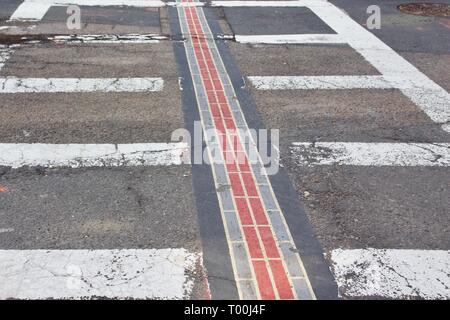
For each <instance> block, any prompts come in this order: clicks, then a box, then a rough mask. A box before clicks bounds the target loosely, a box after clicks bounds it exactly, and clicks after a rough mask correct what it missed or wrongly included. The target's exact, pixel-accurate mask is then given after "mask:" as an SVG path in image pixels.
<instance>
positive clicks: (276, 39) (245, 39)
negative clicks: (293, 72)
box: [235, 34, 345, 44]
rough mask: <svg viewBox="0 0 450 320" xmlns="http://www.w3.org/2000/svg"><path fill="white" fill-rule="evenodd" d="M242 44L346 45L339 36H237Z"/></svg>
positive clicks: (237, 39) (236, 38)
mask: <svg viewBox="0 0 450 320" xmlns="http://www.w3.org/2000/svg"><path fill="white" fill-rule="evenodd" d="M235 40H236V41H237V42H240V43H255V44H257V43H262V44H317V43H344V42H345V41H344V40H343V39H342V38H341V37H340V36H339V35H338V34H283V35H235Z"/></svg>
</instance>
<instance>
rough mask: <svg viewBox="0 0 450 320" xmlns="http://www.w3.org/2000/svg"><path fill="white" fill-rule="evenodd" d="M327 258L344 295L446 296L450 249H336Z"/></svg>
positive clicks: (449, 282)
mask: <svg viewBox="0 0 450 320" xmlns="http://www.w3.org/2000/svg"><path fill="white" fill-rule="evenodd" d="M329 258H330V260H331V262H332V269H333V272H334V275H335V277H336V281H337V283H338V286H339V289H340V294H341V295H345V296H347V297H372V296H377V297H384V298H397V299H398V298H411V297H415V298H421V299H449V298H450V277H449V276H448V270H450V251H446V250H400V249H373V248H366V249H336V250H333V251H331V252H330V253H329Z"/></svg>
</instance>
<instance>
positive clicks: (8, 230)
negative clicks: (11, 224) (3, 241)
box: [0, 228, 14, 233]
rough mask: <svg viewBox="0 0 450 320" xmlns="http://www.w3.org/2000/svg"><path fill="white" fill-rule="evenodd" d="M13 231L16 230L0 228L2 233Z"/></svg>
mask: <svg viewBox="0 0 450 320" xmlns="http://www.w3.org/2000/svg"><path fill="white" fill-rule="evenodd" d="M13 231H14V229H13V228H0V233H8V232H13Z"/></svg>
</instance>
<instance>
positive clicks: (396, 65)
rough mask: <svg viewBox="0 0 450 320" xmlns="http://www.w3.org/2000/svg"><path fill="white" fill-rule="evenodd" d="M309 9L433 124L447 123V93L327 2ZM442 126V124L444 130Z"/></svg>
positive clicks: (449, 114) (449, 106)
mask: <svg viewBox="0 0 450 320" xmlns="http://www.w3.org/2000/svg"><path fill="white" fill-rule="evenodd" d="M319 3H320V5H318V6H309V8H310V9H311V10H312V11H313V12H314V13H315V14H316V15H317V16H318V17H319V18H321V19H322V20H323V21H324V22H325V23H327V24H328V25H329V26H330V27H331V28H332V29H333V30H334V31H335V32H336V33H338V34H339V35H340V36H341V37H343V38H344V39H345V40H346V42H347V43H348V44H349V45H350V46H351V47H353V48H354V49H355V50H356V51H358V52H359V53H360V54H361V55H362V56H363V57H364V58H365V59H366V60H367V61H368V62H369V63H371V64H372V65H373V66H374V67H375V68H376V69H377V70H378V71H379V72H380V73H381V74H382V75H383V76H384V77H385V78H386V80H388V81H390V82H391V83H393V84H395V87H398V88H400V90H401V91H402V92H403V94H405V95H406V96H407V97H409V98H410V99H411V100H412V101H413V102H414V103H415V104H417V106H419V107H420V108H421V109H422V110H423V111H424V112H425V113H426V114H427V115H428V116H429V117H430V118H431V120H433V121H434V122H436V123H441V124H446V123H449V122H450V95H449V94H448V92H447V91H446V90H444V89H443V88H441V87H440V86H439V85H437V84H436V83H435V82H433V81H432V80H431V79H429V78H428V77H427V76H426V75H425V74H423V73H422V72H420V71H419V70H418V69H417V68H416V67H414V66H413V65H412V64H410V63H409V62H408V61H406V60H405V59H404V58H403V57H401V56H400V55H399V54H398V53H396V52H395V51H394V50H392V49H391V48H390V47H389V46H387V45H386V44H384V43H383V42H382V41H381V40H380V39H378V38H377V37H376V36H375V35H374V34H372V33H371V32H370V31H368V30H366V29H364V28H363V27H362V26H361V25H359V24H358V23H357V22H356V21H354V20H352V19H351V18H350V17H349V16H348V15H347V14H346V13H345V12H343V11H342V10H340V9H339V8H337V7H335V6H334V5H333V4H331V3H328V2H322V1H320V2H319ZM445 128H446V126H444V127H443V129H445Z"/></svg>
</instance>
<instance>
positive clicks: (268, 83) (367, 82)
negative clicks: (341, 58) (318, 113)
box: [247, 76, 394, 90]
mask: <svg viewBox="0 0 450 320" xmlns="http://www.w3.org/2000/svg"><path fill="white" fill-rule="evenodd" d="M247 79H248V80H249V81H250V83H251V84H252V86H253V87H255V89H257V90H288V89H290V90H292V89H295V90H298V89H304V90H307V89H393V88H394V86H393V85H392V84H391V83H390V82H389V81H387V80H386V79H385V78H384V77H383V76H250V77H247Z"/></svg>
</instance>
